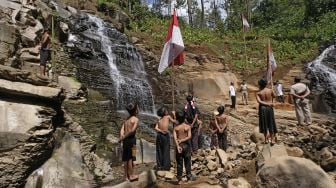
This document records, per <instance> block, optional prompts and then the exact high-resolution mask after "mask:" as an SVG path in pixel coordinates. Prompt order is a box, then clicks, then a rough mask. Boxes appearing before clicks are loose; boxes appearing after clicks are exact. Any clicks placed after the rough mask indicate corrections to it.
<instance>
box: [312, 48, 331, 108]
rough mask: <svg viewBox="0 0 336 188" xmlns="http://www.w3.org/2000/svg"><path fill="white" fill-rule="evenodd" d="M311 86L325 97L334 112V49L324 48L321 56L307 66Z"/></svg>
mask: <svg viewBox="0 0 336 188" xmlns="http://www.w3.org/2000/svg"><path fill="white" fill-rule="evenodd" d="M307 70H308V77H309V78H310V80H311V85H312V87H313V88H315V89H316V90H317V91H319V92H320V93H322V94H323V95H324V96H325V97H324V98H325V100H326V101H327V102H326V103H327V104H328V105H329V106H330V107H331V110H336V107H335V104H336V101H335V97H336V48H335V45H332V46H329V47H328V48H326V49H325V50H324V51H323V52H322V53H321V55H319V56H318V57H317V58H316V59H315V60H314V61H312V62H310V63H309V64H308V66H307Z"/></svg>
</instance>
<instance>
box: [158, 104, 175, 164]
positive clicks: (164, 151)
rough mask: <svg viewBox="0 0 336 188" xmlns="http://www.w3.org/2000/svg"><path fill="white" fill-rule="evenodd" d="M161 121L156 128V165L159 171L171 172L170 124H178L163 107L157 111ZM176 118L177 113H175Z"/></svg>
mask: <svg viewBox="0 0 336 188" xmlns="http://www.w3.org/2000/svg"><path fill="white" fill-rule="evenodd" d="M157 115H158V116H160V117H161V118H160V120H159V121H158V123H157V124H156V126H155V130H156V132H157V136H156V163H157V169H158V170H170V136H169V131H168V127H169V123H170V122H172V123H176V121H175V117H174V119H173V118H172V117H170V115H169V114H168V110H167V109H166V108H165V107H161V108H160V109H159V110H158V111H157ZM173 115H174V116H175V112H173Z"/></svg>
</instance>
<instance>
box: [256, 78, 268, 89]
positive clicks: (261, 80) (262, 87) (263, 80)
mask: <svg viewBox="0 0 336 188" xmlns="http://www.w3.org/2000/svg"><path fill="white" fill-rule="evenodd" d="M258 85H259V88H260V89H264V88H265V87H266V86H267V81H266V80H265V79H260V80H259V81H258Z"/></svg>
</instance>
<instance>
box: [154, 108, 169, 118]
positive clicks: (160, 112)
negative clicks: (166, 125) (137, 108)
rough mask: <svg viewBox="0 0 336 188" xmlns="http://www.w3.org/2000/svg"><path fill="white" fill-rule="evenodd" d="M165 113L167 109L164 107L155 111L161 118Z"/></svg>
mask: <svg viewBox="0 0 336 188" xmlns="http://www.w3.org/2000/svg"><path fill="white" fill-rule="evenodd" d="M166 112H167V108H166V107H164V106H162V107H161V108H159V109H158V110H157V112H156V113H157V115H158V116H160V117H163V116H165V115H166Z"/></svg>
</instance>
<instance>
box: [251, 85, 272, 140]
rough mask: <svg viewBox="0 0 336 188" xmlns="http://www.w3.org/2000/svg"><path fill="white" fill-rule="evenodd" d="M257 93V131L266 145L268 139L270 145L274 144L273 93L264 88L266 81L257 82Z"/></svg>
mask: <svg viewBox="0 0 336 188" xmlns="http://www.w3.org/2000/svg"><path fill="white" fill-rule="evenodd" d="M258 85H259V89H260V90H259V92H258V93H257V96H256V97H257V101H258V103H259V131H260V133H263V134H264V136H265V143H268V141H269V140H268V138H269V136H270V138H271V144H274V143H275V142H276V137H275V134H276V133H277V127H276V124H275V119H274V111H273V98H274V97H275V95H274V92H273V91H272V90H271V89H269V88H266V85H267V81H266V80H264V79H261V80H259V82H258Z"/></svg>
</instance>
